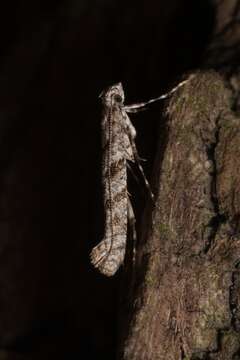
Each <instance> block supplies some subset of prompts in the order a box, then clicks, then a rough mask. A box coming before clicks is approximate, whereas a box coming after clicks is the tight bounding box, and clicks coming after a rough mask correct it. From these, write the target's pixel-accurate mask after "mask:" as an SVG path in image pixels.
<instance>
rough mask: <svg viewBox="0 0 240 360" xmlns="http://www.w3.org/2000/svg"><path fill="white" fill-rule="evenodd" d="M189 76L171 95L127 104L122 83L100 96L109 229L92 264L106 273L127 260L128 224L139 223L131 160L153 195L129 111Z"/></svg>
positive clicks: (110, 273)
mask: <svg viewBox="0 0 240 360" xmlns="http://www.w3.org/2000/svg"><path fill="white" fill-rule="evenodd" d="M189 79H190V78H188V79H187V80H185V81H183V82H181V83H179V84H178V85H177V86H176V87H175V88H173V89H172V90H171V91H170V92H169V93H167V94H164V95H161V96H159V97H157V98H155V99H151V100H149V101H147V102H142V103H138V104H133V105H128V106H124V91H123V87H122V84H121V83H118V84H115V85H113V86H111V87H110V88H108V89H107V90H105V91H103V92H102V93H101V95H100V97H101V99H102V102H103V116H102V123H101V129H102V151H103V157H102V185H103V201H104V213H105V230H104V237H103V239H102V241H101V242H100V243H99V244H98V245H97V246H95V247H94V248H93V249H92V251H91V255H90V257H91V262H92V264H93V265H94V266H95V267H96V268H97V269H98V270H99V271H100V272H101V273H102V274H104V275H106V276H112V275H114V274H115V273H116V271H117V270H118V268H119V267H120V265H121V264H122V263H123V261H124V257H125V251H126V242H127V226H128V223H129V224H131V225H132V226H135V217H134V212H133V209H132V205H131V201H130V199H129V196H128V191H127V165H128V162H134V163H136V164H137V166H138V168H139V170H140V173H141V174H142V176H143V180H144V183H145V185H146V187H147V189H148V190H149V193H150V196H151V197H152V198H153V195H152V192H151V190H150V186H149V183H148V181H147V179H146V177H145V175H144V172H143V168H142V166H141V164H140V160H139V156H138V152H137V148H136V143H135V138H136V130H135V128H134V126H133V125H132V123H131V121H130V119H129V117H128V114H127V113H131V112H137V111H139V110H141V109H143V108H145V107H146V106H147V105H148V104H150V103H152V102H155V101H158V100H162V99H165V98H166V97H168V96H170V95H171V94H173V93H174V92H175V91H176V90H177V89H178V88H179V87H180V86H183V85H184V84H185V83H186V82H187V81H189ZM133 233H134V231H133Z"/></svg>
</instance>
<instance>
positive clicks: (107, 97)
mask: <svg viewBox="0 0 240 360" xmlns="http://www.w3.org/2000/svg"><path fill="white" fill-rule="evenodd" d="M99 97H100V98H101V99H102V102H103V103H104V104H105V105H106V106H114V105H117V106H121V105H123V103H124V91H123V87H122V83H117V84H115V85H113V86H110V87H109V88H108V89H106V90H104V91H102V92H101V94H100V95H99Z"/></svg>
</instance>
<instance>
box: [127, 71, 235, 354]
mask: <svg viewBox="0 0 240 360" xmlns="http://www.w3.org/2000/svg"><path fill="white" fill-rule="evenodd" d="M230 95H231V94H230V91H229V90H228V89H226V87H225V85H224V82H223V79H222V78H221V77H220V76H219V75H218V74H216V73H214V72H206V73H199V74H196V77H195V78H194V79H193V80H192V81H191V83H190V84H188V85H187V86H186V87H185V89H184V90H182V91H181V93H180V94H177V95H175V96H174V98H173V99H172V100H171V102H170V104H169V106H168V109H167V118H168V119H167V134H168V140H167V143H166V146H165V149H163V146H162V145H161V141H160V147H159V154H158V157H157V161H156V173H155V175H156V178H157V179H158V183H157V184H156V188H157V189H158V197H157V202H156V204H155V207H154V209H153V212H152V215H151V221H150V222H148V225H146V223H145V224H144V227H146V228H147V233H146V231H144V232H145V241H146V242H145V244H144V245H143V248H142V253H141V260H140V263H142V264H144V263H147V266H146V269H145V274H144V278H143V279H142V280H141V283H142V285H141V286H140V288H139V289H138V292H137V297H136V299H135V304H136V308H135V315H134V317H133V319H132V324H131V326H130V331H131V334H130V336H129V338H128V340H127V342H126V343H125V353H124V358H125V359H151V360H154V359H169V360H170V359H171V360H178V359H189V358H193V357H194V356H195V358H196V357H197V358H200V359H201V358H206V356H208V357H207V358H208V359H232V358H233V356H234V354H236V353H237V352H238V351H239V349H240V337H239V333H238V331H239V330H240V328H239V304H238V297H239V294H238V290H239V273H238V271H239V270H238V263H239V260H240V236H239V230H238V225H239V224H238V222H239V203H240V202H239V200H240V199H239V196H240V195H239V194H240V191H239V190H240V189H239V186H240V185H239V170H240V157H239V155H240V154H239V149H240V138H239V132H240V122H239V119H238V118H236V117H235V116H234V114H233V113H232V112H231V110H230V107H231V96H230ZM163 151H164V156H163V159H162V160H161V158H162V153H163ZM159 166H160V176H157V174H158V171H159ZM149 220H150V219H148V221H149ZM150 223H151V224H152V226H149V224H150ZM204 356H205V357H204Z"/></svg>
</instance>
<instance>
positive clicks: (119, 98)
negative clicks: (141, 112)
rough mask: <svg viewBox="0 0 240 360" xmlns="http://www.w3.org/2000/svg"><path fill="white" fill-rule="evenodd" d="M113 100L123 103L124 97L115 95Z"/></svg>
mask: <svg viewBox="0 0 240 360" xmlns="http://www.w3.org/2000/svg"><path fill="white" fill-rule="evenodd" d="M113 98H114V101H116V102H118V103H121V102H122V97H121V96H120V95H118V94H117V95H114V96H113Z"/></svg>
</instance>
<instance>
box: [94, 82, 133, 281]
mask: <svg viewBox="0 0 240 360" xmlns="http://www.w3.org/2000/svg"><path fill="white" fill-rule="evenodd" d="M101 97H102V101H103V118H102V124H101V125H102V150H103V160H102V185H103V194H104V196H103V200H104V212H105V233H104V237H103V239H102V241H101V242H100V243H99V244H98V245H97V246H95V247H94V248H93V250H92V252H91V262H92V264H93V265H94V266H95V267H96V268H98V269H99V271H100V272H101V273H102V274H104V275H106V276H112V275H114V274H115V272H116V271H117V270H118V268H119V266H120V265H121V264H122V263H123V261H124V257H125V249H126V241H127V225H128V215H129V210H128V207H129V206H130V205H129V201H130V200H129V199H128V193H127V161H134V153H133V147H132V142H134V138H135V136H136V131H135V129H134V127H133V125H132V124H131V122H130V120H129V118H128V115H127V113H126V111H125V110H124V109H123V102H124V92H123V88H122V85H121V83H119V84H116V85H114V86H112V87H110V88H109V89H107V90H106V91H105V92H104V93H102V95H101Z"/></svg>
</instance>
